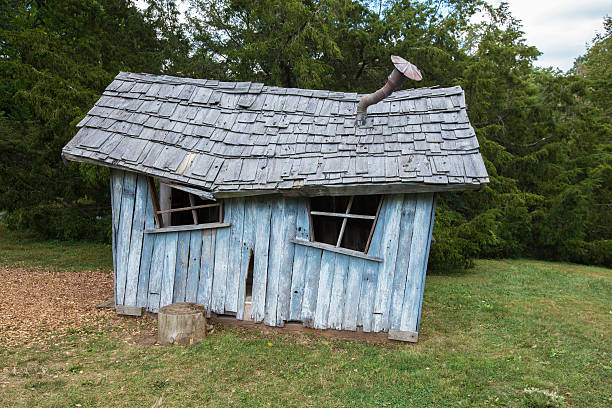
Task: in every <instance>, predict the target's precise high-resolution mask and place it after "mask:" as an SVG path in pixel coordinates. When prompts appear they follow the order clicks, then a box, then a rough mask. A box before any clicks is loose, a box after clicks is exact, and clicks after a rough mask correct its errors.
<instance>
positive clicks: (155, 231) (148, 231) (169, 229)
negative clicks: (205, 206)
mask: <svg viewBox="0 0 612 408" xmlns="http://www.w3.org/2000/svg"><path fill="white" fill-rule="evenodd" d="M231 225H232V223H231V222H212V223H209V224H197V225H176V226H173V227H163V228H155V229H146V230H144V233H145V234H158V233H162V232H177V231H178V232H180V231H196V230H205V229H214V228H227V227H229V226H231Z"/></svg>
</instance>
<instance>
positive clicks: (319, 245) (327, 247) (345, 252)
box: [290, 238, 383, 262]
mask: <svg viewBox="0 0 612 408" xmlns="http://www.w3.org/2000/svg"><path fill="white" fill-rule="evenodd" d="M290 241H291V242H293V243H294V244H297V245H304V246H308V247H312V248H318V249H323V250H325V251H330V252H335V253H338V254H342V255H348V256H354V257H357V258H363V259H367V260H369V261H375V262H383V259H382V258H378V257H376V256H372V255H367V254H364V253H363V252H359V251H353V250H352V249H346V248H341V247H336V246H334V245H330V244H324V243H322V242H312V241H306V240H303V239H297V238H291V239H290Z"/></svg>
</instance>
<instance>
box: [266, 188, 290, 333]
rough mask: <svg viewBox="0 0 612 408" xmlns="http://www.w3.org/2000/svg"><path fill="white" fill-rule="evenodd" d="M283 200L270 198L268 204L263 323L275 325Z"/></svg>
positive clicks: (283, 220) (282, 229) (281, 244)
mask: <svg viewBox="0 0 612 408" xmlns="http://www.w3.org/2000/svg"><path fill="white" fill-rule="evenodd" d="M285 201H286V199H284V198H276V199H272V204H271V205H270V210H271V220H270V255H269V258H268V284H267V287H266V307H265V315H264V323H265V324H267V325H268V326H276V325H277V322H278V320H277V306H278V283H279V279H280V269H281V262H280V260H281V258H282V251H283V244H284V240H285V238H286V237H285V236H284V232H285V231H286V228H285Z"/></svg>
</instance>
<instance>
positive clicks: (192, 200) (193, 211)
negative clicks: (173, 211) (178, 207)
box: [189, 193, 199, 224]
mask: <svg viewBox="0 0 612 408" xmlns="http://www.w3.org/2000/svg"><path fill="white" fill-rule="evenodd" d="M189 204H191V216H192V217H193V223H194V224H199V222H198V212H197V211H196V209H195V208H193V207H195V205H196V203H195V197H194V196H193V194H191V193H189Z"/></svg>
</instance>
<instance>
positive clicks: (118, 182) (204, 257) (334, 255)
mask: <svg viewBox="0 0 612 408" xmlns="http://www.w3.org/2000/svg"><path fill="white" fill-rule="evenodd" d="M111 191H112V202H113V218H112V219H113V223H112V224H113V225H112V226H113V259H114V263H115V287H116V290H115V299H116V303H117V305H123V306H142V307H146V309H147V310H148V311H151V312H157V311H158V310H159V308H160V307H163V306H165V305H168V304H171V303H173V302H183V301H187V302H198V303H201V304H203V305H204V306H205V307H206V308H207V310H208V309H209V310H210V311H212V312H214V313H216V314H220V315H222V314H231V315H234V314H235V317H236V318H237V319H239V320H251V321H253V322H262V321H263V322H264V323H265V324H267V325H269V326H276V327H279V326H280V327H282V326H283V325H284V324H285V323H286V322H301V323H302V324H303V325H304V326H306V327H313V328H317V329H328V328H332V329H338V330H351V331H356V330H360V331H363V332H388V331H389V330H392V331H393V332H394V336H399V337H402V336H403V337H406V338H408V337H410V336H412V334H411V333H418V329H419V327H418V326H419V320H420V311H421V305H422V298H423V287H424V284H425V272H426V264H427V257H428V253H429V246H430V240H431V231H432V226H433V216H434V200H433V194H432V193H424V194H408V195H401V194H395V195H387V196H385V197H384V199H383V204H382V207H381V209H380V213H379V216H378V222H377V225H376V227H375V229H374V233H373V234H372V240H371V244H370V248H369V250H368V253H367V257H368V258H369V259H364V258H363V257H357V256H353V255H352V254H351V251H346V252H342V253H338V252H337V251H336V252H334V251H331V250H327V249H325V247H324V246H320V245H315V246H304V245H296V244H295V242H296V240H298V241H300V242H304V241H306V242H308V240H309V239H310V238H311V236H312V234H311V231H310V223H309V221H308V210H307V204H308V203H307V200H306V199H304V198H286V197H280V196H266V197H257V198H246V199H245V198H238V199H226V200H225V201H224V206H225V211H224V219H223V220H222V224H220V226H221V225H222V226H223V227H222V228H214V229H205V230H192V231H167V232H160V233H156V234H147V233H146V231H147V230H150V229H154V228H155V227H154V225H155V222H154V210H153V206H152V203H151V200H150V198H149V184H147V182H146V179H145V178H144V176H140V175H136V174H134V173H124V172H120V171H113V172H112V178H111ZM228 224H229V225H228ZM251 257H252V258H253V259H252V261H251ZM250 264H251V265H252V267H253V273H252V276H253V282H252V292H251V307H250V309H247V310H249V311H250V312H249V313H250V316H245V315H244V310H245V309H244V302H245V298H246V290H247V285H246V279H247V276H248V275H249V272H248V268H249V265H250ZM401 333H405V335H403V334H401ZM411 338H412V337H411Z"/></svg>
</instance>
